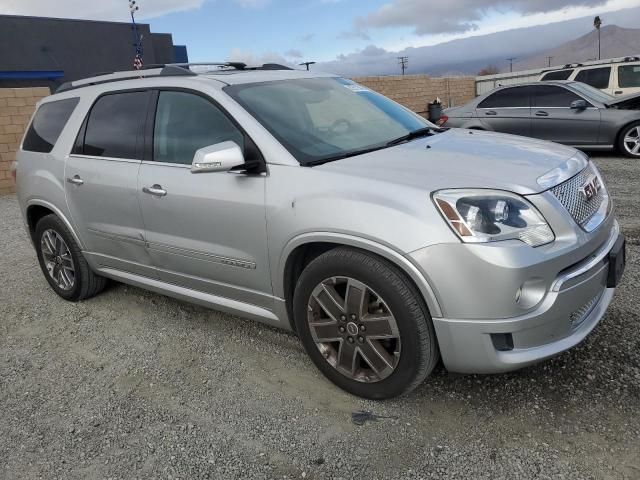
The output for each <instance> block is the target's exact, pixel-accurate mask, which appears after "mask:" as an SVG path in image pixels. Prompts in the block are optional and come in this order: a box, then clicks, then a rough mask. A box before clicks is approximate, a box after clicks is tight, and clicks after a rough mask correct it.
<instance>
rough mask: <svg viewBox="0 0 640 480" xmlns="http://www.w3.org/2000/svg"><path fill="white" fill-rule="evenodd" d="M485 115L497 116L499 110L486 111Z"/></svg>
mask: <svg viewBox="0 0 640 480" xmlns="http://www.w3.org/2000/svg"><path fill="white" fill-rule="evenodd" d="M484 114H485V115H491V116H495V115H498V112H494V111H493V110H489V111H488V112H484Z"/></svg>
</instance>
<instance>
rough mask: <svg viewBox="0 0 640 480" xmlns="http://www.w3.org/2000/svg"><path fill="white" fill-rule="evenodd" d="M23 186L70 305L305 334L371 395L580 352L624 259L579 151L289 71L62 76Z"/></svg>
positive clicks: (31, 143)
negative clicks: (102, 301) (122, 299)
mask: <svg viewBox="0 0 640 480" xmlns="http://www.w3.org/2000/svg"><path fill="white" fill-rule="evenodd" d="M17 185H18V196H19V202H20V207H21V209H22V214H23V215H24V220H25V224H26V227H27V229H28V232H29V234H30V236H31V238H32V240H33V244H34V245H35V248H36V251H37V255H38V260H39V262H40V265H41V267H42V271H43V273H44V275H45V277H46V279H47V281H48V282H49V284H50V285H51V287H52V288H53V290H55V292H56V293H57V294H58V295H60V296H61V297H62V298H64V299H67V300H70V301H79V300H83V299H86V298H89V297H91V296H92V295H95V294H97V293H98V292H100V291H101V290H102V289H103V288H104V287H105V284H106V282H107V279H113V280H117V281H119V282H124V283H128V284H131V285H135V286H138V287H141V288H145V289H148V290H152V291H155V292H158V293H161V294H164V295H169V296H172V297H175V298H179V299H182V300H187V301H191V302H194V303H198V304H201V305H205V306H207V307H212V308H215V309H217V310H222V311H225V312H229V313H231V314H235V315H239V316H243V317H249V318H252V319H255V320H258V321H261V322H264V323H267V324H269V325H273V326H275V327H279V328H284V329H289V330H292V331H294V332H296V334H297V335H298V336H299V337H300V339H301V341H302V344H303V345H304V347H305V349H306V351H307V353H308V354H309V356H310V357H311V359H312V360H313V362H314V363H315V364H316V366H317V367H318V368H319V369H320V371H321V372H322V373H323V374H324V375H326V376H327V377H328V378H329V379H330V380H331V381H332V382H334V383H335V384H337V385H338V386H340V387H341V388H343V389H345V390H347V391H349V392H351V393H354V394H356V395H360V396H363V397H367V398H374V399H381V398H388V397H393V396H396V395H400V394H403V393H406V392H408V391H410V390H412V389H413V388H415V387H416V386H417V385H419V384H420V383H421V382H422V381H423V380H424V379H425V378H426V377H427V376H428V375H429V374H430V373H431V371H432V370H433V368H434V367H435V366H436V364H437V363H438V361H439V359H440V357H442V361H443V362H444V365H445V367H446V368H447V369H448V370H450V371H453V372H462V373H494V372H504V371H508V370H513V369H517V368H520V367H524V366H527V365H531V364H533V363H535V362H538V361H540V360H543V359H547V358H549V357H552V356H554V355H556V354H558V353H560V352H563V351H565V350H567V349H569V348H571V347H573V346H575V345H577V344H578V343H580V342H581V341H582V340H583V339H584V338H585V337H586V336H587V335H588V334H589V333H590V332H591V331H592V330H593V329H594V327H595V326H596V325H597V324H598V322H599V321H600V319H601V318H602V317H603V315H604V313H605V311H606V309H607V307H608V305H609V303H610V302H611V299H612V297H613V294H614V290H615V287H616V285H617V284H618V282H619V280H620V278H621V275H622V271H623V269H624V262H625V256H624V251H625V249H624V239H623V237H622V236H621V235H620V232H619V227H618V223H617V222H616V220H615V218H614V215H613V213H612V204H611V200H610V198H609V195H608V193H607V189H606V187H605V184H604V182H603V180H602V177H601V176H600V173H599V172H598V170H597V168H596V166H595V165H594V164H593V163H591V162H590V161H589V159H588V158H587V157H586V156H585V155H584V154H582V153H580V152H578V151H576V150H574V149H572V148H567V147H563V146H560V145H554V144H551V143H546V142H542V141H536V140H530V139H525V138H520V137H515V136H508V135H500V134H495V133H490V132H478V131H469V130H442V129H438V128H437V127H435V126H434V125H432V124H430V123H428V122H427V121H425V120H424V119H423V118H421V117H420V116H418V115H416V114H414V113H413V112H411V111H409V110H407V109H405V108H404V107H402V106H400V105H398V104H396V103H394V102H392V101H391V100H389V99H387V98H385V97H383V96H381V95H379V94H377V93H375V92H372V91H370V90H368V89H366V88H364V87H362V86H360V85H358V84H355V83H354V82H352V81H349V80H345V79H343V78H339V77H335V76H330V75H322V74H315V73H308V72H301V71H293V70H289V69H286V68H284V67H280V66H277V65H265V66H263V67H255V68H248V67H246V66H245V65H242V64H224V65H209V66H203V65H201V66H196V65H188V66H187V65H182V66H178V65H169V66H164V67H160V68H155V69H150V70H146V71H143V72H124V73H117V74H112V75H105V76H99V77H95V78H91V79H88V80H83V81H78V82H74V83H72V84H68V85H64V86H63V87H61V89H60V90H59V91H58V92H57V93H56V94H55V95H52V96H51V97H49V98H46V99H45V100H43V101H42V102H41V103H40V105H39V107H38V110H37V112H36V113H35V115H34V118H33V120H32V122H31V125H30V128H29V129H28V132H27V133H26V135H25V138H24V140H23V144H22V146H21V149H20V152H19V154H18V162H17ZM283 368H286V365H285V363H283Z"/></svg>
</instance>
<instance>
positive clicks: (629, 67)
mask: <svg viewBox="0 0 640 480" xmlns="http://www.w3.org/2000/svg"><path fill="white" fill-rule="evenodd" d="M549 80H574V81H576V82H582V83H586V84H587V85H590V86H592V87H594V88H597V89H600V90H602V91H604V92H605V93H608V94H609V95H614V96H619V95H629V94H632V93H640V57H626V58H624V59H621V60H618V61H612V62H610V63H608V64H602V63H599V64H596V65H583V64H580V63H578V64H571V65H565V66H564V68H561V69H556V70H548V71H545V72H543V73H542V75H541V76H540V81H543V82H544V81H549Z"/></svg>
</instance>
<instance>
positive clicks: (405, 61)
mask: <svg viewBox="0 0 640 480" xmlns="http://www.w3.org/2000/svg"><path fill="white" fill-rule="evenodd" d="M398 65H400V68H401V69H402V75H403V76H404V72H405V70H406V69H407V68H409V57H398Z"/></svg>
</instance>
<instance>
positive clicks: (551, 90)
mask: <svg viewBox="0 0 640 480" xmlns="http://www.w3.org/2000/svg"><path fill="white" fill-rule="evenodd" d="M532 99H533V102H532V104H533V105H534V106H535V107H539V108H540V107H544V108H569V107H571V103H572V102H574V101H575V100H582V97H580V96H579V95H577V94H575V93H573V92H570V91H569V90H567V89H565V88H562V87H554V86H551V85H549V86H539V87H535V90H534V93H533V97H532Z"/></svg>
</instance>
